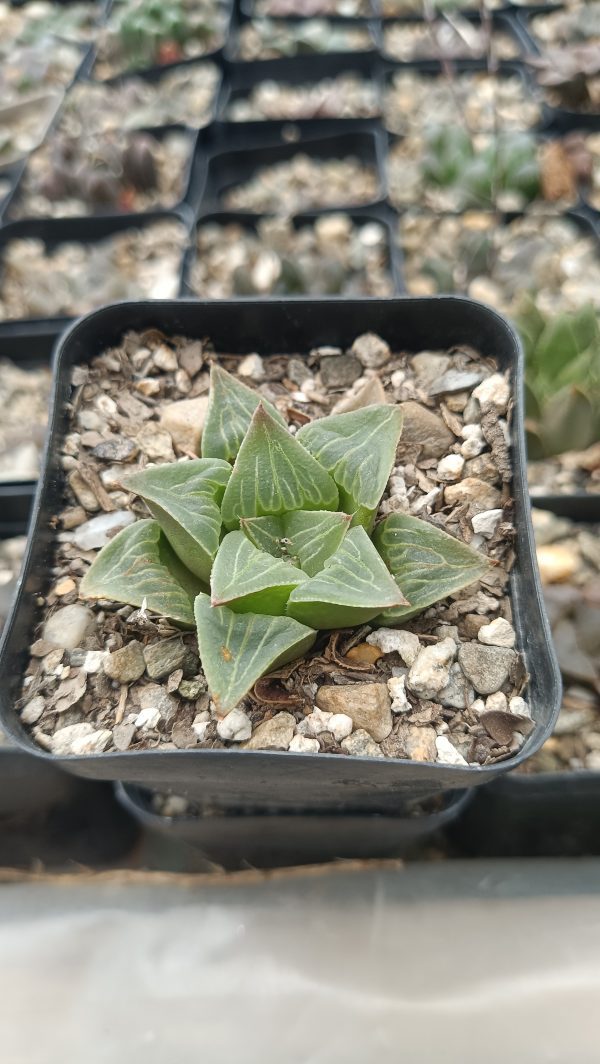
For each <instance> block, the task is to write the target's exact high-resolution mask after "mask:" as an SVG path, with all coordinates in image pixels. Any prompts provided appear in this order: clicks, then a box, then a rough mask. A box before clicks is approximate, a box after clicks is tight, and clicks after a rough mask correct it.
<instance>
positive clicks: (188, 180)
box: [4, 125, 197, 222]
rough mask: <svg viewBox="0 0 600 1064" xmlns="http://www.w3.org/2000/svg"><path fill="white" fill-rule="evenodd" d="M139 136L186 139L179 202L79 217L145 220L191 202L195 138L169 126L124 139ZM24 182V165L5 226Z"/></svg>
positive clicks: (7, 208)
mask: <svg viewBox="0 0 600 1064" xmlns="http://www.w3.org/2000/svg"><path fill="white" fill-rule="evenodd" d="M140 133H147V134H148V135H149V136H151V137H153V138H154V139H155V140H157V141H162V140H165V138H166V137H168V136H170V135H171V134H172V133H179V134H181V136H182V137H185V138H186V139H187V142H188V155H187V158H186V161H185V165H184V168H183V181H182V184H181V196H180V197H179V199H178V200H176V202H175V203H173V204H171V205H169V204H158V205H157V206H154V207H150V208H149V209H148V210H145V211H126V210H124V211H119V212H118V213H115V212H114V210H113V209H112V208H103V207H100V208H99V209H98V210H90V212H89V214H85V215H82V216H80V217H84V218H100V217H103V218H116V217H118V218H120V217H124V218H130V219H131V218H143V217H145V216H147V215H153V214H156V213H157V212H160V211H163V210H165V211H177V210H180V209H182V208H184V207H185V204H186V203H187V202H188V200H189V199H190V196H191V194H192V175H193V169H194V155H195V151H196V140H197V137H196V136H195V135H194V133H193V131H192V130H190V129H189V128H188V127H187V126H183V125H169V126H159V127H157V128H152V129H144V130H142V129H139V130H132V131H131V132H130V133H128V134H127V136H128V137H135V136H136V135H138V134H140ZM109 136H110V134H109ZM46 140H47V138H46ZM26 179H27V165H25V166H24V167H23V169H22V171H21V173H20V175H19V178H18V180H17V181H16V183H15V185H14V188H13V190H12V193H11V195H10V197H9V199H8V201H7V203H6V206H5V208H4V219H5V221H7V222H10V221H11V220H12V219H14V218H15V208H18V207H19V201H20V199H21V197H22V195H23V187H24V185H25V181H26ZM30 217H31V216H28V217H27V220H29V218H30ZM21 220H25V219H21ZM32 220H33V219H32ZM40 220H41V221H44V220H45V219H40ZM52 220H57V219H52ZM58 220H60V221H68V220H70V216H69V215H59V216H58Z"/></svg>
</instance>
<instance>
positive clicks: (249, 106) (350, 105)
mask: <svg viewBox="0 0 600 1064" xmlns="http://www.w3.org/2000/svg"><path fill="white" fill-rule="evenodd" d="M380 111H381V100H380V93H379V87H378V85H377V84H376V82H374V81H373V80H370V79H367V78H361V77H360V76H359V75H357V74H352V73H348V74H339V75H338V76H337V77H333V78H324V79H323V81H317V82H313V83H307V84H303V85H287V84H285V82H283V81H281V82H280V81H273V80H269V81H261V82H259V83H258V85H256V86H255V87H254V88H253V89H252V90H251V92H249V93H247V94H246V93H244V94H243V95H241V96H239V97H234V99H233V100H232V101H231V103H230V104H229V106H228V107H227V110H226V112H225V118H226V119H228V120H229V121H232V122H252V121H256V120H261V119H289V120H290V121H301V120H303V119H309V118H375V117H376V116H377V115H378V114H379V113H380Z"/></svg>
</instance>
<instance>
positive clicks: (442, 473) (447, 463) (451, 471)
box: [436, 454, 465, 481]
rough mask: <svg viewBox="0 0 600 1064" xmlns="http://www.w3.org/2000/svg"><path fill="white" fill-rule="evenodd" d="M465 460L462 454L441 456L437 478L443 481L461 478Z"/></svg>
mask: <svg viewBox="0 0 600 1064" xmlns="http://www.w3.org/2000/svg"><path fill="white" fill-rule="evenodd" d="M464 465H465V460H464V458H463V457H462V455H460V454H447V455H446V457H445V458H441V459H440V461H439V462H438V467H437V473H436V475H437V478H438V480H443V481H454V480H460V478H461V474H462V471H463V469H464Z"/></svg>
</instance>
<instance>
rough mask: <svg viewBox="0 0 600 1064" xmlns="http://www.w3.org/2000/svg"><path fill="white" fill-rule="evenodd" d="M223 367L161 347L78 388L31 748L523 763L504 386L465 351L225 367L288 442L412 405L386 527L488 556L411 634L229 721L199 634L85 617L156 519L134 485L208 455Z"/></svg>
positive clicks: (305, 663)
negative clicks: (115, 552)
mask: <svg viewBox="0 0 600 1064" xmlns="http://www.w3.org/2000/svg"><path fill="white" fill-rule="evenodd" d="M214 357H215V356H214V353H213V350H212V348H211V346H210V343H209V342H208V341H206V342H199V341H189V340H185V339H183V338H177V337H175V338H170V339H169V338H167V337H165V336H163V335H162V334H160V333H159V332H158V331H157V330H150V331H148V332H147V333H145V334H143V335H138V334H134V333H129V334H127V335H126V336H125V337H124V339H123V342H122V343H121V345H120V346H119V347H117V348H114V349H111V350H109V351H107V352H106V353H105V354H104V355H102V356H100V357H99V358H97V359H96V360H95V361H94V362H93V363H92V364H91V365H90V366H89V367H88V366H81V367H77V368H76V369H75V370H74V375H73V387H74V392H73V397H72V415H71V416H72V420H71V428H70V431H69V432H68V434H67V435H66V436H65V438H64V440H63V443H62V448H61V450H62V459H61V460H62V465H63V469H64V473H65V477H66V481H67V488H66V502H65V504H64V508H63V509H62V510H61V512H60V513H58V514H57V515H56V518H57V525H56V527H57V529H58V530H59V531H58V533H57V546H56V554H55V558H54V562H53V565H52V569H51V581H50V588H49V590H46V592H45V597H44V608H43V616H42V618H41V621H40V625H39V628H38V629H37V631H36V633H35V636H36V638H35V642H34V643H33V646H32V657H31V662H30V665H29V668H28V670H27V676H26V679H25V687H24V691H23V698H22V701H21V703H20V712H21V718H22V720H23V721H24V723H25V724H26V725H27V726H28V727H30V728H32V731H33V734H34V736H35V737H36V739H37V741H38V742H39V743H40V744H41V745H42V746H44V747H45V748H46V749H48V750H51V751H52V752H54V753H56V754H75V753H78V754H85V753H92V752H100V751H104V750H115V749H116V750H125V749H131V750H136V749H148V748H159V749H176V748H189V749H206V748H216V747H221V748H222V747H234V748H237V749H267V750H268V749H271V750H288V749H289V750H290V751H292V752H293V751H298V752H309V751H310V752H314V753H317V752H319V751H326V752H330V753H336V754H339V755H347V756H361V755H367V756H375V757H401V758H409V759H413V760H427V761H436V760H437V761H439V762H442V763H446V764H447V763H452V764H460V765H463V764H474V765H479V764H485V763H489V762H493V761H495V760H498V759H503V758H506V757H508V756H510V755H511V753H514V752H515V751H516V750H518V749H519V748H520V746H521V745H522V743H523V742H524V739H525V736H526V735H527V734H528V733H529V731H530V730H531V728H532V726H533V725H532V721H531V717H530V714H529V709H528V706H527V702H526V701H525V700H524V698H523V691H524V685H525V681H526V677H525V674H524V670H523V666H522V663H521V660H520V657H519V655H518V653H517V652H516V651H515V649H514V643H515V633H514V630H513V628H512V624H511V612H510V599H509V597H508V586H507V581H508V573H509V570H510V568H511V564H512V558H513V551H512V540H513V532H514V529H513V526H512V522H511V507H510V475H511V474H510V466H509V462H508V451H507V443H506V441H507V439H508V431H509V429H508V424H509V418H510V405H511V398H510V385H509V382H508V381H507V379H506V378H505V376H504V375H502V374H501V373H499V372H498V371H497V369H496V367H495V366H494V365H493V364H492V363H491V362H489V361H482V360H481V359H480V358H479V357H478V356H477V354H476V352H474V351H472V350H471V349H469V348H466V347H465V348H460V349H453V350H450V351H447V352H443V351H439V352H437V351H434V352H429V351H426V352H421V353H420V354H418V355H407V354H406V353H404V352H402V351H392V350H391V349H390V347H389V346H388V344H387V343H386V342H385V340H383V339H382V338H379V337H376V336H374V335H372V334H367V335H365V336H362V337H358V338H357V340H356V341H355V342H354V344H353V345H352V347H351V348H350V349H349V350H347V351H344V350H341V349H336V348H332V347H327V348H317V349H316V350H314V351H312V352H311V353H310V355H309V357H308V358H303V357H298V356H297V357H289V356H271V357H268V358H263V357H261V356H260V354H258V353H252V354H249V355H247V356H245V357H239V356H235V357H234V356H229V357H227V356H222V358H220V359H219V362H220V364H221V365H222V366H223V367H224V368H226V369H228V370H229V371H230V372H231V373H234V374H235V375H237V377H238V379H239V380H240V381H242V382H245V383H246V384H248V385H250V387H252V388H255V389H257V391H258V392H259V394H260V395H261V396H262V397H263V399H264V400H268V401H269V402H272V403H273V404H274V405H275V408H276V410H278V411H279V415H278V416H282V417H283V418H284V419H285V420H286V421H287V422H288V423H289V425H290V431H291V432H292V433H294V432H295V431H297V430H298V429H299V428H300V427H302V426H304V425H307V424H309V423H310V422H311V420H312V419H315V418H317V419H318V418H320V417H322V416H323V415H327V414H329V413H332V412H344V411H351V410H358V409H361V408H362V407H364V406H371V405H372V404H373V403H399V404H400V409H401V411H402V413H403V415H404V427H403V431H402V435H401V442H400V446H399V449H398V451H397V454H396V459H395V463H396V464H395V465H394V467H393V470H392V475H391V477H390V480H389V483H388V486H387V490H386V491H385V494H384V497H383V500H382V502H381V505H380V508H379V514H380V516H381V517H383V516H385V515H389V514H397V515H403V514H405V515H412V516H418V517H420V518H421V519H423V520H425V521H426V522H428V523H429V524H430V525H431V526H432V529H433V528H435V529H441V530H444V531H446V532H448V533H450V535H452V536H454V537H456V538H458V539H459V540H461V541H462V542H463V543H466V544H469V545H470V546H471V547H473V548H475V549H476V550H477V551H478V552H479V553H480V554H481V555H484V556H487V557H488V558H489V559H490V561H491V562H492V566H491V567H490V568H489V569H488V570H486V573H485V575H484V576H483V577H482V578H481V579H480V580H479V581H478V582H476V583H473V584H471V585H470V586H469V587H467V588H466V589H465V590H463V591H460V592H456V593H454V594H451V595H450V597H449V598H447V599H444V600H442V601H441V602H440V603H438V604H437V605H436V606H435V607H431V608H426V609H425V610H424V612H422V613H420V614H419V615H418V616H417V617H415V618H413V619H411V620H408V621H406V622H405V623H404V624H403V625H402V627H401V628H386V627H383V628H378V629H374V628H373V626H372V625H369V624H367V625H361V626H359V627H358V628H357V629H354V630H351V631H344V632H335V631H334V632H332V633H327V632H324V633H321V635H320V637H319V640H318V642H317V643H316V644H315V647H314V649H313V651H312V652H311V654H310V655H309V656H308V657H305V658H302V659H301V660H296V661H292V662H291V663H290V664H289V665H287V666H285V667H283V668H281V669H279V670H278V671H277V672H275V673H273V674H271V675H270V676H267V677H265V678H263V679H262V680H260V681H259V682H257V683H256V684H255V686H254V689H253V691H252V693H251V696H250V697H248V698H245V699H243V700H242V701H241V703H240V704H239V705H238V706H237V707H236V708H235V709H233V710H232V711H231V712H229V713H228V714H227V715H226V716H219V715H218V714H217V712H216V709H215V706H214V703H213V702H212V700H211V698H210V695H209V693H208V690H207V684H206V679H205V677H204V674H203V672H202V670H201V668H200V666H199V662H198V649H197V642H196V637H195V635H193V634H191V633H190V634H186V633H182V632H181V630H178V629H177V628H175V627H173V626H172V625H171V624H170V623H168V622H166V621H165V620H164V618H162V619H161V618H160V617H159V616H157V615H156V614H152V613H151V612H149V611H148V610H147V609H146V610H145V609H143V608H142V609H140V608H132V607H129V606H125V607H123V606H121V605H119V604H118V603H115V602H111V601H108V600H99V601H97V602H94V603H91V604H90V603H87V602H85V603H84V602H83V601H81V599H80V598H79V597H78V587H79V583H80V581H81V579H82V577H83V576H84V574H85V573H86V572H87V570H88V567H89V564H90V563H91V562H92V561H93V559H94V558H95V557H96V556H97V551H98V549H99V548H100V547H102V546H103V545H104V544H105V543H107V542H108V541H109V540H110V538H111V537H113V536H114V535H115V533H116V532H117V531H119V530H120V529H123V528H124V527H125V526H127V525H128V524H130V523H131V522H132V521H133V520H135V518H136V517H143V516H144V514H145V508H144V506H143V504H142V503H141V501H138V502H136V501H135V497H134V496H132V495H131V494H129V492H127V491H126V490H124V489H123V485H122V482H123V478H124V476H125V475H126V474H130V473H132V472H135V471H136V470H140V469H143V468H144V467H145V466H147V465H148V464H150V463H152V464H156V463H158V464H159V465H160V463H163V462H173V459H174V458H175V457H176V456H177V457H180V458H182V459H183V460H184V463H185V461H186V460H187V459H188V458H189V457H190V456H192V455H194V454H197V453H198V450H199V446H200V439H201V434H202V430H203V425H204V422H205V419H206V415H207V393H208V387H209V379H208V369H209V366H210V364H211V362H212V360H213V359H214ZM316 424H318V422H316ZM132 503H133V509H131V505H132Z"/></svg>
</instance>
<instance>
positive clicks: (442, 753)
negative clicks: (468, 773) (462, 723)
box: [435, 735, 468, 766]
mask: <svg viewBox="0 0 600 1064" xmlns="http://www.w3.org/2000/svg"><path fill="white" fill-rule="evenodd" d="M435 746H436V750H437V760H438V761H439V762H440V763H441V764H442V765H464V766H466V765H467V764H468V762H467V761H465V759H464V757H463V756H462V754H460V753H459V752H458V750H457V749H456V747H455V746H454V744H453V743H451V742H450V740H449V739H448V738H446V736H445V735H438V736H437V737H436V740H435Z"/></svg>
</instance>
